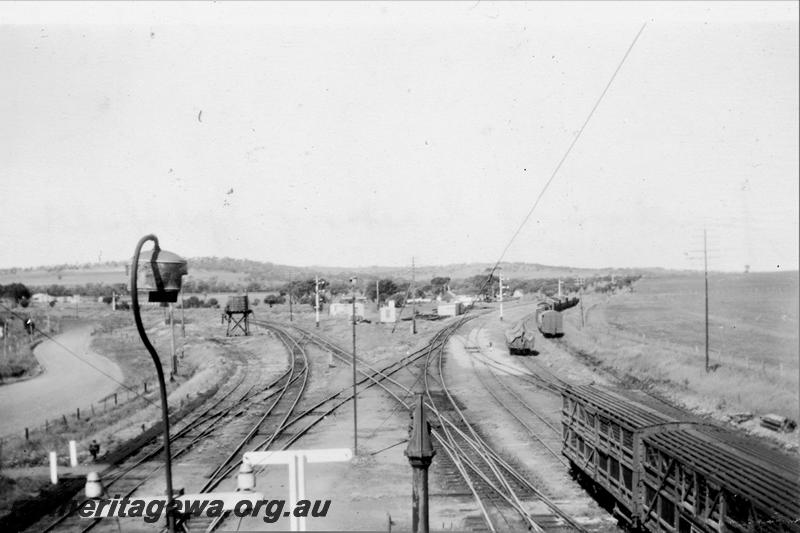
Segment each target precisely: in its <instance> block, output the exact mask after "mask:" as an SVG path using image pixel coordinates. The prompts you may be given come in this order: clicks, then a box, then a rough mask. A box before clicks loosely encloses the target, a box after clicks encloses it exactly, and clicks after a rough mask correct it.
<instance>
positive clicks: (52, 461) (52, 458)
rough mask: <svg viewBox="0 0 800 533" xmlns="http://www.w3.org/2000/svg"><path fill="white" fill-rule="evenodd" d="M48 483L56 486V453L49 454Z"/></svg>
mask: <svg viewBox="0 0 800 533" xmlns="http://www.w3.org/2000/svg"><path fill="white" fill-rule="evenodd" d="M50 483H52V484H53V485H58V461H57V458H56V452H50Z"/></svg>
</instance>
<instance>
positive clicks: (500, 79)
mask: <svg viewBox="0 0 800 533" xmlns="http://www.w3.org/2000/svg"><path fill="white" fill-rule="evenodd" d="M645 22H646V23H647V26H646V28H645V30H644V32H643V33H642V35H641V37H640V38H639V40H638V42H637V43H636V45H635V47H634V48H633V50H632V51H631V53H630V55H629V57H628V59H627V61H626V62H625V64H624V65H623V67H622V69H621V70H620V72H619V74H618V75H617V77H616V79H615V80H614V82H613V84H612V85H611V87H610V89H609V91H608V93H607V94H606V96H605V98H604V100H603V101H602V103H601V104H600V106H599V107H598V109H597V111H596V113H595V114H594V116H593V118H592V120H591V122H590V123H589V125H588V126H587V128H586V130H585V131H584V132H583V134H582V136H581V137H580V139H579V140H578V142H577V144H576V145H575V147H574V149H573V150H572V152H571V154H570V155H569V157H568V158H567V159H566V162H565V163H564V165H563V166H562V167H561V169H560V171H559V173H558V174H557V175H556V177H555V179H554V181H553V182H552V185H551V186H550V188H549V189H548V190H547V192H546V193H545V195H544V197H543V198H542V201H541V203H540V205H539V207H537V209H536V211H535V212H534V214H533V216H532V217H531V219H530V221H529V223H528V224H527V225H526V226H525V227H524V228H523V230H522V231H521V232H520V233H519V236H518V237H517V238H516V239H515V241H514V243H513V244H512V245H511V247H510V248H509V250H508V253H507V254H506V257H505V259H506V260H510V261H529V262H539V263H547V264H559V265H573V266H584V267H593V266H596V267H600V266H619V267H625V266H664V267H674V268H698V267H702V263H697V262H691V261H689V260H688V259H687V252H690V251H692V250H697V249H699V248H702V232H703V227H707V228H708V231H709V246H710V247H711V248H713V249H715V250H716V251H715V253H714V254H713V255H712V257H713V261H712V265H711V266H712V267H714V268H717V269H721V270H741V269H742V268H743V267H744V265H745V264H749V265H751V267H752V268H753V269H757V270H776V269H779V270H784V269H797V267H798V240H799V237H798V181H799V179H798V173H799V172H800V170H799V169H798V4H797V3H796V2H784V3H777V4H770V3H764V2H758V3H754V4H748V3H738V2H737V3H735V4H725V3H721V2H713V3H708V4H705V3H684V2H681V3H675V4H670V3H664V4H660V3H643V4H633V3H621V4H597V3H594V2H592V3H590V4H580V3H567V4H559V3H554V2H547V3H528V4H523V3H495V2H466V3H446V4H431V3H407V4H405V3H404V4H399V3H397V4H395V3H374V4H369V3H358V4H335V3H323V4H310V3H301V4H291V5H289V4H277V3H270V4H255V3H246V4H228V3H203V4H190V3H179V4H165V3H160V2H152V3H145V4H127V3H118V2H111V3H106V4H101V3H91V4H62V3H57V4H45V3H35V4H25V3H22V4H19V3H17V4H10V3H3V4H0V50H2V53H0V72H2V73H3V74H2V78H1V79H0V117H2V120H1V121H0V139H2V143H0V227H2V236H3V246H2V251H0V267H11V266H33V265H42V264H56V263H65V262H67V263H69V262H88V261H96V260H98V258H102V260H110V259H126V258H129V257H130V255H131V253H132V252H133V248H134V246H135V244H136V242H137V240H138V238H139V237H141V236H142V235H144V234H146V233H151V232H152V233H156V234H157V235H158V236H159V238H160V240H161V242H162V246H163V247H164V248H167V249H169V250H172V251H175V252H177V253H179V254H181V255H184V256H187V257H192V256H204V255H216V256H232V257H240V258H250V259H256V260H266V261H273V262H277V263H286V264H294V265H314V264H317V265H331V266H332V265H336V266H365V265H376V264H377V265H387V266H388V265H403V264H407V263H409V262H410V259H411V256H416V258H417V262H418V263H422V264H444V263H453V262H469V261H494V260H497V259H498V258H499V256H500V254H501V252H502V251H503V249H504V248H505V246H506V244H507V243H508V241H509V239H510V238H511V236H512V235H513V234H514V232H515V230H516V229H517V227H518V226H519V224H520V223H521V221H522V220H523V219H524V218H525V215H526V214H527V213H528V211H529V209H530V208H531V205H532V203H533V200H534V199H535V197H536V196H537V194H539V192H540V191H541V190H542V187H543V186H544V184H545V183H546V182H547V180H548V178H549V177H550V176H551V174H552V172H553V170H554V168H555V166H556V165H557V163H558V161H559V160H560V159H561V157H562V156H563V155H564V153H565V151H566V150H567V147H568V146H569V144H570V142H572V140H573V139H574V137H575V135H576V133H577V132H578V130H579V129H580V127H581V125H582V124H583V122H584V120H585V119H586V117H587V115H588V114H589V112H590V110H591V109H592V106H593V105H594V104H595V102H596V100H597V98H598V97H599V95H600V93H601V92H602V90H603V88H604V87H605V85H606V84H607V83H608V81H609V79H610V77H611V75H612V73H613V72H614V70H615V69H616V68H617V66H618V65H619V63H620V60H621V59H622V57H623V55H624V53H625V51H626V49H627V48H628V46H629V45H630V43H631V41H632V40H633V38H634V36H635V35H636V33H637V31H638V30H639V28H640V27H641V25H642V24H643V23H645ZM690 255H695V256H696V255H697V254H690ZM778 265H780V266H778Z"/></svg>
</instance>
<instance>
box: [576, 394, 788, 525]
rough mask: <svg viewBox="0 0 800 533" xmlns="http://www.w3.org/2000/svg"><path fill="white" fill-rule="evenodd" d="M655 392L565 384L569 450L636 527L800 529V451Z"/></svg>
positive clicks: (582, 473) (580, 472)
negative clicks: (659, 402)
mask: <svg viewBox="0 0 800 533" xmlns="http://www.w3.org/2000/svg"><path fill="white" fill-rule="evenodd" d="M647 398H648V397H646V395H643V394H642V395H641V396H640V397H638V398H637V397H635V393H634V392H632V391H626V392H624V393H623V392H621V391H618V392H615V391H610V390H603V389H599V388H596V387H590V386H581V387H573V386H568V387H566V388H565V389H564V390H563V392H562V403H563V408H562V444H563V446H562V453H563V454H564V455H565V456H566V457H567V458H568V459H569V460H570V464H571V467H572V470H573V473H575V474H576V476H577V477H579V478H582V479H583V480H587V481H588V482H589V483H590V484H592V485H593V486H594V488H595V489H599V491H598V492H599V494H600V495H601V496H602V497H603V498H605V499H610V500H612V501H613V505H614V510H615V513H616V514H617V515H618V516H619V517H620V518H621V519H622V520H623V521H625V522H627V524H628V526H629V527H631V528H633V529H638V530H645V531H653V532H656V531H668V532H678V533H695V532H708V533H711V532H724V531H731V532H761V531H764V532H766V531H776V532H777V531H793V532H798V531H800V523H798V521H797V518H798V517H800V499H798V495H800V467H799V466H798V461H797V460H796V459H794V458H790V457H786V456H784V455H783V454H780V453H778V452H775V451H773V450H771V449H767V448H766V447H765V446H763V445H762V444H760V443H758V442H755V441H753V439H747V438H745V437H742V436H740V435H738V434H735V433H733V432H731V431H728V430H725V429H723V428H720V427H718V426H713V425H710V424H705V423H703V422H702V421H696V420H691V419H688V418H687V416H686V415H684V414H683V413H681V412H679V411H677V410H670V409H669V408H666V407H662V406H656V405H653V402H652V398H650V399H649V400H650V401H648V400H647Z"/></svg>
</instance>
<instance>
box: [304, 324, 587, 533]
mask: <svg viewBox="0 0 800 533" xmlns="http://www.w3.org/2000/svg"><path fill="white" fill-rule="evenodd" d="M473 318H476V315H472V316H468V317H464V318H462V319H459V320H456V321H454V322H452V323H451V324H449V325H447V326H446V327H444V328H443V329H442V330H440V331H439V332H438V333H437V334H435V335H434V336H433V338H432V339H431V340H430V341H429V342H428V344H427V345H426V346H425V347H424V348H422V349H420V350H417V351H416V352H414V353H413V354H410V355H409V356H407V357H405V358H402V359H400V360H398V361H396V362H394V363H392V364H390V365H388V366H387V367H384V368H381V369H377V368H375V367H373V366H372V365H369V364H367V363H365V362H364V361H358V363H359V366H361V367H362V368H359V369H357V370H358V372H359V373H360V374H361V375H362V376H363V378H362V379H361V380H360V382H359V383H360V384H361V385H363V384H364V383H365V382H366V381H371V382H372V383H373V384H374V385H377V386H380V387H381V388H383V389H384V390H385V391H386V392H387V393H388V394H389V395H390V396H391V397H392V398H394V399H395V401H397V402H399V403H400V404H401V405H402V406H403V407H405V408H406V409H410V407H411V403H410V401H409V400H410V398H411V397H412V395H413V394H414V391H413V390H411V389H410V388H408V387H407V386H405V385H404V384H402V383H400V382H399V381H397V380H395V379H394V378H392V374H394V373H395V372H397V371H399V370H400V369H402V368H404V367H406V366H408V365H410V364H412V363H414V362H416V361H420V362H421V364H422V367H423V369H424V381H425V393H426V396H427V402H426V406H427V408H428V409H430V410H431V412H432V413H433V414H434V415H435V417H436V418H437V420H438V424H436V426H437V427H436V428H435V429H434V430H433V432H432V434H433V437H434V439H435V440H436V441H437V443H438V445H439V448H440V450H442V451H444V454H445V455H446V460H449V461H450V463H451V466H452V467H453V468H454V469H455V470H457V471H458V472H459V474H460V476H461V478H462V479H463V481H464V482H465V483H466V485H467V486H468V488H469V490H470V493H471V494H472V495H473V497H474V499H475V501H476V502H477V504H478V507H479V508H480V509H481V512H482V515H483V519H484V520H483V524H480V525H478V524H475V526H476V528H477V529H486V528H488V529H489V530H490V531H497V530H498V527H497V526H496V525H495V523H496V521H497V520H501V521H503V523H504V524H505V525H506V526H508V527H500V528H499V529H509V528H513V527H514V526H519V525H523V526H524V527H526V528H530V529H531V530H534V531H545V530H546V531H557V530H565V529H567V530H575V531H581V532H585V531H586V530H585V529H584V528H583V526H581V525H580V524H579V523H577V522H576V521H575V520H573V519H572V518H571V517H570V516H569V515H568V514H567V513H566V512H564V511H563V510H562V509H561V508H560V507H559V506H558V505H557V504H556V503H555V502H553V501H552V500H550V499H549V498H548V497H547V496H546V495H545V494H544V493H542V491H541V490H539V489H538V488H537V487H536V486H535V485H534V484H533V483H532V482H531V481H529V480H528V479H527V478H526V475H525V474H524V473H522V472H520V471H519V470H518V469H516V468H515V467H514V466H512V465H511V464H510V463H509V462H508V461H506V460H505V459H504V458H502V457H501V455H500V454H499V453H498V452H497V451H496V450H494V449H493V448H492V447H491V446H490V445H489V444H487V443H486V441H485V440H484V439H483V438H482V437H481V436H480V435H479V434H478V432H477V431H476V430H475V429H474V428H473V427H472V425H471V424H470V423H469V422H468V421H467V420H466V417H465V416H464V414H463V412H461V410H460V408H459V407H458V403H457V401H456V400H455V398H454V397H453V396H452V395H451V394H450V392H449V390H448V388H447V383H446V381H445V380H444V374H443V372H442V365H443V361H444V357H443V355H444V352H445V350H446V346H447V342H448V340H449V339H450V337H451V335H452V334H453V333H454V332H455V331H456V330H457V329H458V328H459V327H460V326H462V325H463V324H464V323H465V322H467V321H468V320H471V319H473ZM292 327H293V328H294V329H295V330H296V331H298V332H300V333H301V334H303V335H305V337H306V338H307V339H309V340H310V341H311V342H315V343H317V344H318V345H320V346H322V347H324V348H326V349H329V350H331V352H332V353H333V354H334V356H336V357H338V358H340V359H341V360H343V361H345V362H350V361H351V360H350V359H349V356H350V354H349V352H347V351H345V350H343V349H342V348H339V347H338V346H336V345H335V343H333V342H331V341H329V340H327V339H325V338H324V337H322V336H320V335H318V334H315V333H313V332H310V331H307V330H305V329H303V328H300V327H298V326H292ZM365 369H366V370H365ZM363 388H366V386H364V387H363ZM345 401H346V400H345ZM531 499H535V500H537V501H540V502H542V503H543V504H544V505H545V506H546V507H547V508H548V509H549V511H550V512H549V513H548V514H542V513H539V515H538V516H536V517H534V516H532V514H531V513H530V512H529V511H528V509H527V508H526V505H525V502H523V500H527V501H530V500H531ZM490 506H493V507H494V510H492V511H490V509H489V507H490ZM498 507H499V508H500V509H501V510H499V511H498V510H497V508H498ZM509 510H511V511H512V512H513V513H516V515H518V518H517V519H516V520H517V521H516V522H515V523H512V521H511V520H512V519H510V518H509V517H508V515H509ZM520 520H521V522H520ZM539 523H541V524H542V525H540V524H539Z"/></svg>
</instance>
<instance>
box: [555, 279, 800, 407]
mask: <svg viewBox="0 0 800 533" xmlns="http://www.w3.org/2000/svg"><path fill="white" fill-rule="evenodd" d="M584 306H585V308H586V325H585V326H584V327H581V325H580V313H579V311H577V310H574V311H570V312H569V313H567V328H568V329H567V335H566V336H565V338H564V342H565V343H566V344H567V345H569V346H571V347H572V348H573V349H575V350H576V351H578V352H580V353H582V354H585V355H586V356H587V357H589V358H590V359H591V360H592V361H593V362H595V363H596V364H598V365H601V366H603V367H605V368H608V369H609V370H611V371H612V372H614V373H615V374H616V375H618V376H620V377H622V378H623V379H625V378H628V379H630V380H631V381H632V383H633V384H634V385H636V386H643V387H646V388H648V387H652V388H653V389H655V390H658V391H660V392H662V393H664V394H665V395H667V396H669V397H671V399H673V400H675V401H676V403H680V404H683V405H685V406H687V407H689V408H692V409H694V410H696V411H699V412H703V413H707V414H713V415H716V416H719V417H724V416H725V415H727V414H731V413H734V412H752V413H754V414H755V415H759V414H765V413H769V412H774V413H779V414H781V415H784V416H788V417H790V418H793V419H794V420H798V417H800V403H799V400H800V391H799V389H800V355H799V354H800V349H799V348H798V277H797V273H796V272H788V273H775V274H747V275H744V274H741V275H739V274H715V275H711V276H710V277H709V317H710V318H709V341H710V342H709V346H710V350H709V351H710V357H709V359H710V367H711V371H710V372H709V373H706V372H705V321H704V287H703V277H702V275H698V276H680V277H651V278H646V279H642V280H641V281H639V282H637V283H636V284H635V286H634V292H632V293H623V294H617V295H614V296H611V297H606V296H600V295H593V294H589V295H587V297H586V299H585V301H584Z"/></svg>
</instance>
